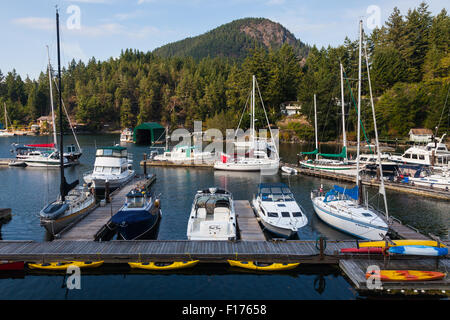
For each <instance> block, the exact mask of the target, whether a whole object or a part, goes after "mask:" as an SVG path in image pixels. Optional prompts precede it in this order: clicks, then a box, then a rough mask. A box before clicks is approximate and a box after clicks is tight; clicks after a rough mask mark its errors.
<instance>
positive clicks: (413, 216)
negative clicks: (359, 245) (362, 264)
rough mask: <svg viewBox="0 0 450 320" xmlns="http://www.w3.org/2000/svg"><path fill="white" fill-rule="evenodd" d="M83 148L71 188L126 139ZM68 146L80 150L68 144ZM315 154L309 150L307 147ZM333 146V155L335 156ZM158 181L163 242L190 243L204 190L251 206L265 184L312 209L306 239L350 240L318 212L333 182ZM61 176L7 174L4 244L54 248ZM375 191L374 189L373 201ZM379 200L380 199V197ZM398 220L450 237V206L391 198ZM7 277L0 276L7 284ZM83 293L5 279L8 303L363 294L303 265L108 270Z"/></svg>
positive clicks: (332, 274)
mask: <svg viewBox="0 0 450 320" xmlns="http://www.w3.org/2000/svg"><path fill="white" fill-rule="evenodd" d="M49 139H50V138H48V137H12V138H2V139H0V158H7V157H11V153H10V149H11V147H10V145H11V143H13V142H18V143H46V142H48V140H49ZM79 140H80V144H81V145H82V147H83V157H82V159H81V162H82V163H81V164H80V165H79V166H76V167H73V168H67V169H66V177H67V180H68V182H70V181H73V180H75V179H77V178H78V179H80V181H81V180H82V174H83V173H84V172H86V171H88V170H90V169H92V167H93V163H94V159H95V148H96V146H104V145H112V144H114V143H117V142H118V140H119V135H97V136H80V137H79ZM65 142H66V143H72V142H73V140H72V138H71V137H66V139H65ZM127 147H128V150H129V152H131V153H133V154H134V167H135V169H136V170H137V171H138V172H141V168H140V167H139V161H140V160H141V159H142V154H143V153H144V152H148V147H145V146H135V145H133V144H129V145H127ZM301 148H302V147H301V146H299V145H282V146H281V147H280V154H281V157H282V158H283V159H284V160H286V161H289V160H290V161H295V158H296V157H295V155H296V154H297V153H298V152H299V151H301ZM304 148H306V149H308V147H304ZM335 151H337V150H334V148H333V147H330V150H329V152H335ZM151 171H152V172H154V173H156V175H157V181H156V183H155V184H154V187H153V189H154V190H155V192H157V193H161V202H162V210H163V219H162V221H161V226H160V230H159V236H158V237H159V239H186V226H187V220H188V216H189V210H190V208H191V205H192V200H193V197H194V194H195V192H196V190H198V189H201V188H205V187H209V186H213V185H215V186H219V187H223V188H226V189H228V190H229V191H231V192H232V193H233V196H234V198H235V199H238V200H239V199H247V200H250V199H251V198H252V196H253V194H254V193H255V192H256V186H257V184H258V183H260V182H279V181H281V182H284V183H286V184H288V185H290V187H291V189H292V191H293V193H294V194H295V197H296V200H297V201H298V202H299V203H301V204H302V205H303V207H304V208H305V209H306V211H307V212H306V214H307V216H308V220H309V223H308V225H307V226H306V227H304V228H302V229H301V230H300V231H299V235H298V236H299V238H300V239H312V240H315V239H317V237H318V236H321V235H322V236H325V237H327V238H328V239H337V240H342V239H348V238H349V236H347V235H345V234H342V233H340V232H338V231H335V230H334V229H331V228H330V227H328V226H326V225H324V224H323V223H322V222H321V221H320V220H318V218H317V217H316V215H315V214H314V213H313V209H312V205H311V201H310V199H309V192H310V190H311V189H313V188H317V187H318V186H320V184H323V185H324V187H325V188H328V187H331V186H332V184H333V182H332V181H328V180H321V179H317V178H313V177H305V176H294V177H288V176H282V175H276V176H273V177H263V178H261V177H260V175H259V174H257V173H227V172H218V171H214V170H210V169H185V168H151ZM58 184H59V172H58V170H57V169H43V168H40V169H39V168H8V167H0V207H5V208H12V212H13V218H12V220H11V221H10V222H9V223H7V224H5V225H3V226H2V227H0V228H1V229H0V232H1V237H2V239H4V240H28V239H31V240H34V241H46V239H47V235H46V233H45V230H44V229H43V228H42V227H41V226H40V225H39V217H38V212H39V210H40V209H41V208H42V207H43V205H44V204H45V203H46V202H47V201H48V200H49V199H50V200H53V199H55V198H56V196H57V194H58V191H59V185H58ZM374 192H375V191H374V190H369V193H370V195H371V196H373V194H374ZM374 201H376V199H375V198H374ZM388 201H389V207H390V213H391V214H392V215H394V216H396V217H398V218H400V219H401V220H402V221H404V222H405V223H408V224H410V225H412V226H415V227H417V228H419V229H421V230H424V231H427V232H432V233H434V234H438V235H440V236H443V237H448V229H449V225H450V206H449V204H448V203H447V202H442V201H437V200H431V199H422V198H419V197H417V196H409V195H405V194H393V193H390V192H389V191H388ZM1 277H2V276H1V275H0V278H1ZM81 281H82V282H81V286H82V290H71V291H67V290H66V289H65V288H63V287H62V284H63V283H64V275H62V274H60V275H48V274H38V273H33V274H27V275H24V274H19V275H16V277H14V278H13V277H11V276H7V277H6V278H5V279H0V299H283V300H284V299H354V298H357V297H358V294H357V293H356V292H355V291H354V290H353V289H352V286H351V285H350V284H349V283H348V282H347V281H346V280H345V278H344V277H343V276H342V275H341V274H340V272H339V270H338V269H337V268H334V267H318V266H306V265H305V266H300V268H298V269H297V270H295V271H294V272H290V273H282V274H281V273H279V274H260V275H257V274H250V273H245V272H237V271H236V270H233V269H230V268H229V267H228V266H226V265H223V266H222V265H219V266H218V265H212V266H211V265H199V266H198V267H196V268H194V269H192V270H188V271H183V272H180V273H170V274H164V275H161V274H148V273H147V274H145V273H142V272H135V271H133V272H132V271H130V270H129V269H128V267H127V266H121V265H119V266H105V267H102V269H98V270H95V271H90V272H84V273H83V276H82V280H81Z"/></svg>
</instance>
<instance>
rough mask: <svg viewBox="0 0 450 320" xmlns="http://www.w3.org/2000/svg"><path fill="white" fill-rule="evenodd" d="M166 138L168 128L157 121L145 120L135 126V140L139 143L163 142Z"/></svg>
mask: <svg viewBox="0 0 450 320" xmlns="http://www.w3.org/2000/svg"><path fill="white" fill-rule="evenodd" d="M165 139H166V129H165V128H164V127H163V126H162V125H160V124H159V123H156V122H144V123H141V124H140V125H138V126H137V127H136V128H134V131H133V142H134V143H137V144H153V143H158V142H159V143H161V142H164V141H165Z"/></svg>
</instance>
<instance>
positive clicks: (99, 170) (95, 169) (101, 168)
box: [94, 166, 103, 172]
mask: <svg viewBox="0 0 450 320" xmlns="http://www.w3.org/2000/svg"><path fill="white" fill-rule="evenodd" d="M94 171H95V172H103V167H102V166H96V167H95V168H94Z"/></svg>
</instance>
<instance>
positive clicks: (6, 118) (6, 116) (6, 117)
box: [3, 102, 8, 131]
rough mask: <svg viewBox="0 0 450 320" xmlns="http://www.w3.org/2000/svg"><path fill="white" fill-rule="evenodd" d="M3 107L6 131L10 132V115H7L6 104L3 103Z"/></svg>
mask: <svg viewBox="0 0 450 320" xmlns="http://www.w3.org/2000/svg"><path fill="white" fill-rule="evenodd" d="M3 107H4V108H5V130H6V131H8V114H7V113H6V102H3Z"/></svg>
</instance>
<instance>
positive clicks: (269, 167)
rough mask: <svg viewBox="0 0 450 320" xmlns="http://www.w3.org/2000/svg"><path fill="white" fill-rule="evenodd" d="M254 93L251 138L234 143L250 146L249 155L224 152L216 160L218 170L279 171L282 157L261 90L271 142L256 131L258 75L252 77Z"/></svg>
mask: <svg viewBox="0 0 450 320" xmlns="http://www.w3.org/2000/svg"><path fill="white" fill-rule="evenodd" d="M252 84H253V85H252V95H251V119H250V139H249V141H248V142H247V141H238V142H235V143H234V145H235V147H237V148H242V147H248V148H249V151H248V154H249V157H247V156H244V157H234V156H231V155H227V154H222V156H221V159H220V160H218V161H215V162H214V169H216V170H227V171H265V172H267V173H270V172H274V173H276V172H278V168H279V166H280V159H279V155H278V150H277V148H276V145H275V141H274V139H273V134H272V130H271V128H270V123H269V120H268V118H267V114H266V110H265V108H264V103H263V101H262V98H261V92H259V87H258V92H259V96H260V98H261V104H262V107H263V110H264V114H265V115H266V120H267V125H268V127H269V130H270V136H271V142H270V143H269V142H267V141H265V140H261V139H258V138H257V137H256V133H255V123H256V119H255V90H256V86H257V82H256V77H255V76H254V75H253V77H252ZM268 150H270V154H271V155H272V154H274V155H275V157H271V156H269V155H268V152H267V151H268Z"/></svg>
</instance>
